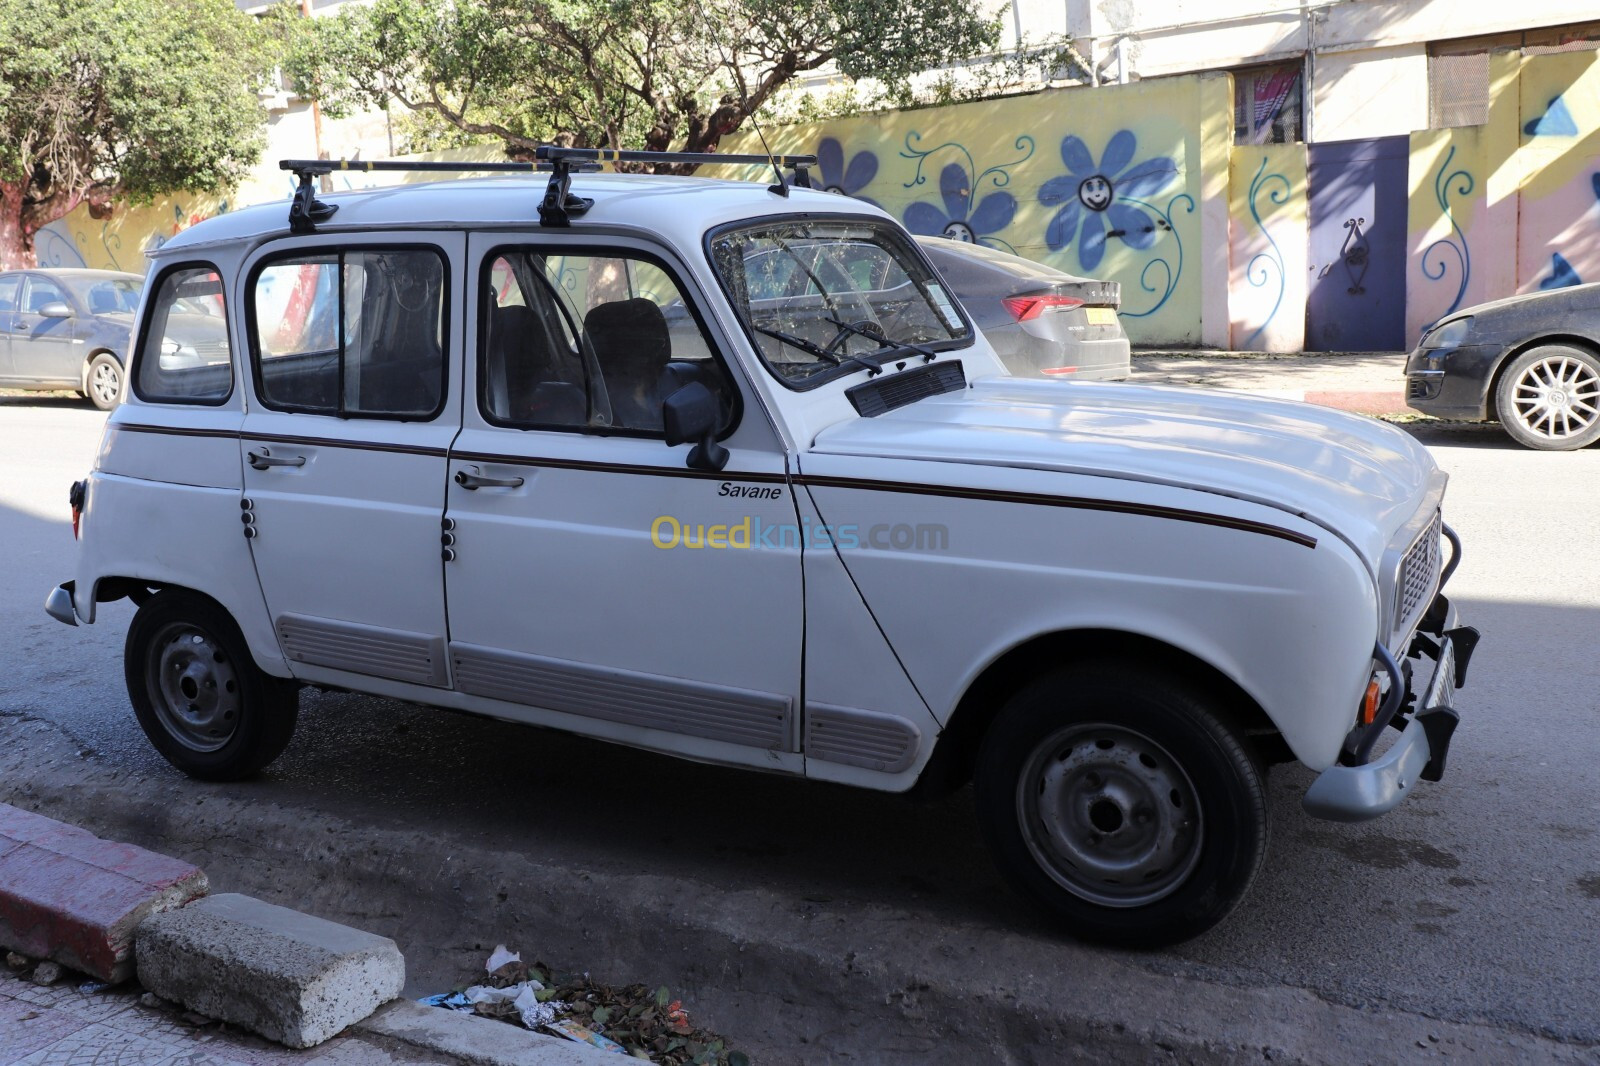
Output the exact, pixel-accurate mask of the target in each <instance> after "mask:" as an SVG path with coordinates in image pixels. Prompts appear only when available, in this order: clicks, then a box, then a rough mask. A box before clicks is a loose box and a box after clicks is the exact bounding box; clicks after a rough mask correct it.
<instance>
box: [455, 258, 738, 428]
mask: <svg viewBox="0 0 1600 1066" xmlns="http://www.w3.org/2000/svg"><path fill="white" fill-rule="evenodd" d="M484 269H485V277H484V284H483V285H482V292H483V302H484V309H483V330H482V354H481V361H480V364H479V365H480V366H482V368H483V373H482V375H481V378H482V381H481V386H480V388H481V397H480V399H481V404H482V407H483V412H484V415H485V417H486V418H488V419H489V420H490V421H492V422H495V423H497V424H500V425H509V426H517V427H521V428H540V429H579V430H589V431H594V432H623V433H631V434H635V435H650V436H659V435H660V434H661V432H662V425H661V403H662V401H663V400H664V399H665V398H666V393H667V392H669V391H671V390H672V389H675V388H678V387H680V386H682V385H686V384H689V383H690V382H693V381H699V382H701V383H702V384H704V385H705V386H706V387H707V388H708V389H710V390H711V392H712V394H713V395H715V396H717V397H718V398H719V400H721V401H722V408H723V412H724V418H725V420H731V417H732V410H733V407H732V390H731V389H730V388H729V385H728V380H727V377H726V374H725V373H724V371H723V369H722V365H721V364H720V363H719V362H718V361H717V360H716V359H715V358H713V357H712V354H711V348H710V346H709V345H708V344H707V342H706V337H705V334H704V332H703V331H702V330H701V327H700V322H699V320H698V319H697V318H696V317H695V314H694V312H693V310H692V309H691V308H690V306H689V304H688V301H687V300H685V298H684V295H683V292H682V291H681V290H680V289H679V288H678V285H677V283H676V282H675V281H674V280H673V278H672V275H671V274H669V273H668V272H667V271H666V270H665V269H663V268H662V267H661V266H659V265H658V264H656V263H653V262H650V261H649V260H645V259H642V258H637V257H632V256H627V255H587V254H585V255H574V254H565V255H547V254H543V253H541V252H539V251H536V250H533V249H501V250H500V251H499V252H497V253H495V254H494V255H492V256H491V257H490V259H489V261H488V262H487V263H486V264H485V268H484Z"/></svg>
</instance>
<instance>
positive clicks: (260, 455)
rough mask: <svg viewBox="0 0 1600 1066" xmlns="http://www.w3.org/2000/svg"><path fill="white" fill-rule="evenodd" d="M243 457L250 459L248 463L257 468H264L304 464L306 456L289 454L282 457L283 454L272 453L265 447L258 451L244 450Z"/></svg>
mask: <svg viewBox="0 0 1600 1066" xmlns="http://www.w3.org/2000/svg"><path fill="white" fill-rule="evenodd" d="M245 458H246V459H248V460H250V465H251V466H253V467H255V468H256V469H257V470H266V469H268V468H269V467H274V466H305V465H306V457H305V456H303V455H291V456H289V457H288V458H284V457H283V456H279V455H273V454H272V453H271V452H269V451H267V449H265V448H262V449H261V450H260V451H259V452H246V453H245Z"/></svg>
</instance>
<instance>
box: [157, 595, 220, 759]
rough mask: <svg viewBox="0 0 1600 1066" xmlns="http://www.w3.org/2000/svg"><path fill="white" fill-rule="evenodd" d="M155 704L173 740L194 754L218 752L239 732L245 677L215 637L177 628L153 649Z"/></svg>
mask: <svg viewBox="0 0 1600 1066" xmlns="http://www.w3.org/2000/svg"><path fill="white" fill-rule="evenodd" d="M148 666H149V671H148V673H147V677H148V680H149V686H148V687H149V689H150V698H151V701H152V702H153V703H154V704H155V710H156V717H157V718H158V719H159V720H160V721H161V726H162V728H163V729H165V730H166V732H167V735H168V736H170V737H172V739H174V740H176V741H177V742H178V743H180V744H182V745H183V746H184V747H186V748H188V749H190V750H191V751H198V752H213V751H218V750H220V749H221V748H223V747H224V746H226V745H227V743H228V741H230V740H232V739H233V734H234V732H235V731H236V730H237V729H238V727H239V708H240V699H239V676H238V674H237V673H236V672H235V671H234V668H233V661H232V659H231V658H230V657H229V655H228V653H227V652H226V651H225V650H224V649H223V647H222V645H221V644H219V643H218V642H217V640H216V638H215V637H213V636H211V635H210V634H209V633H207V632H206V631H205V630H203V629H201V628H199V627H198V626H194V625H190V624H188V623H186V622H173V623H171V624H168V625H166V626H163V627H162V628H161V630H160V631H159V632H158V633H157V634H156V637H155V639H154V640H153V641H151V644H150V658H149V663H148Z"/></svg>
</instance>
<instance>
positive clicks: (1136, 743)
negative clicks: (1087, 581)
mask: <svg viewBox="0 0 1600 1066" xmlns="http://www.w3.org/2000/svg"><path fill="white" fill-rule="evenodd" d="M974 786H975V791H976V796H977V804H978V817H979V819H980V822H981V824H982V826H983V830H984V834H985V837H986V839H987V841H988V844H989V847H990V850H991V851H992V852H993V853H994V855H995V858H996V861H997V863H998V864H999V866H1000V869H1001V871H1002V872H1003V873H1004V874H1005V875H1006V877H1007V878H1008V880H1010V882H1011V884H1012V885H1013V886H1014V887H1015V888H1016V889H1017V890H1018V891H1020V892H1021V893H1022V894H1023V895H1024V896H1026V897H1028V898H1029V899H1031V900H1032V901H1033V902H1035V903H1036V904H1038V905H1040V906H1041V907H1043V908H1044V909H1045V910H1046V911H1048V912H1050V913H1052V914H1053V915H1055V916H1056V917H1057V918H1059V919H1060V920H1061V921H1062V922H1063V923H1064V924H1065V926H1066V927H1067V929H1068V931H1070V932H1072V933H1073V934H1074V935H1077V936H1079V937H1082V938H1083V939H1086V940H1095V941H1101V942H1106V943H1116V944H1123V945H1128V946H1145V947H1154V946H1160V945H1165V944H1172V943H1176V942H1178V941H1181V940H1186V939H1188V938H1190V937H1193V936H1196V935H1198V934H1200V933H1202V932H1204V931H1205V930H1207V929H1209V928H1211V927H1212V926H1213V925H1215V924H1216V923H1217V922H1219V921H1221V920H1222V919H1223V918H1224V917H1225V916H1226V915H1227V914H1228V912H1229V911H1231V910H1232V909H1233V907H1234V905H1235V904H1237V903H1238V902H1239V900H1240V899H1241V898H1242V897H1243V896H1244V894H1245V892H1246V891H1247V890H1248V889H1249V887H1250V884H1251V882H1252V881H1253V880H1254V879H1255V876H1256V872H1257V871H1258V870H1259V869H1260V866H1261V862H1262V859H1263V857H1264V856H1265V854H1266V844H1267V807H1266V795H1265V791H1264V788H1263V785H1262V778H1261V771H1260V770H1259V769H1258V767H1257V766H1256V763H1255V761H1254V760H1253V759H1252V758H1251V756H1250V754H1249V753H1248V752H1247V751H1246V749H1245V748H1244V746H1243V745H1242V744H1241V743H1240V740H1239V738H1238V737H1237V736H1235V735H1234V734H1233V733H1232V732H1231V731H1230V730H1229V729H1228V728H1227V727H1226V726H1224V725H1223V724H1222V722H1221V720H1220V718H1219V716H1218V714H1217V712H1216V709H1215V708H1214V707H1213V706H1212V704H1211V701H1210V700H1209V699H1208V698H1206V697H1204V696H1202V695H1200V694H1199V693H1197V692H1196V691H1194V690H1192V689H1191V688H1190V687H1188V686H1186V685H1185V684H1183V683H1182V682H1180V681H1178V680H1177V679H1174V678H1167V677H1162V676H1160V675H1154V676H1153V675H1152V674H1151V673H1150V672H1149V671H1147V670H1146V671H1139V670H1136V669H1134V668H1132V667H1126V668H1115V667H1106V666H1083V667H1072V668H1068V669H1064V670H1061V671H1058V672H1055V673H1052V674H1049V675H1046V676H1044V677H1041V678H1039V679H1038V680H1037V681H1035V682H1033V683H1032V684H1030V685H1029V686H1027V687H1026V688H1024V689H1023V690H1022V691H1021V692H1020V693H1018V694H1017V696H1016V697H1014V698H1013V699H1012V700H1011V702H1010V703H1008V704H1007V705H1006V707H1005V708H1004V709H1003V710H1002V711H1001V712H1000V715H999V717H998V718H997V719H996V720H995V722H994V724H993V725H992V726H991V728H990V731H989V734H988V735H987V736H986V737H985V739H984V743H983V748H982V750H981V751H980V753H979V756H978V766H977V773H976V778H975V781H974Z"/></svg>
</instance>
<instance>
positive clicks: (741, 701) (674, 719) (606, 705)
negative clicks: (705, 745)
mask: <svg viewBox="0 0 1600 1066" xmlns="http://www.w3.org/2000/svg"><path fill="white" fill-rule="evenodd" d="M450 660H451V664H452V667H453V670H454V673H455V679H456V688H457V689H458V690H459V691H461V692H464V693H467V694H468V695H473V696H483V697H487V698H489V699H494V700H504V701H506V702H509V703H520V704H525V705H528V706H532V707H543V708H546V709H548V710H552V711H561V712H564V713H567V714H573V715H579V716H582V717H584V718H594V719H600V720H602V721H607V722H615V723H617V724H619V725H630V726H638V727H640V728H644V729H653V730H660V731H662V732H667V733H678V734H682V735H685V736H692V737H701V738H703V739H706V740H719V741H723V742H726V743H730V744H737V745H740V746H743V747H749V748H764V749H767V750H769V751H783V752H793V751H795V750H796V749H797V741H798V738H797V737H796V736H795V722H794V709H793V704H792V702H791V701H790V699H789V698H788V697H787V696H781V695H776V694H773V693H767V692H749V691H746V690H743V689H734V688H725V687H722V686H719V685H707V684H703V683H701V682H696V681H685V680H683V679H681V678H675V677H661V676H657V675H653V674H641V673H635V672H633V671H629V670H620V669H616V668H614V667H603V666H592V665H589V664H587V663H576V662H571V661H568V660H565V659H550V658H545V657H543V656H537V655H525V654H520V653H517V652H509V651H503V650H500V649H498V648H485V647H479V646H477V645H473V644H462V643H457V642H452V643H451V644H450Z"/></svg>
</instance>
